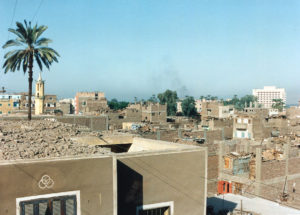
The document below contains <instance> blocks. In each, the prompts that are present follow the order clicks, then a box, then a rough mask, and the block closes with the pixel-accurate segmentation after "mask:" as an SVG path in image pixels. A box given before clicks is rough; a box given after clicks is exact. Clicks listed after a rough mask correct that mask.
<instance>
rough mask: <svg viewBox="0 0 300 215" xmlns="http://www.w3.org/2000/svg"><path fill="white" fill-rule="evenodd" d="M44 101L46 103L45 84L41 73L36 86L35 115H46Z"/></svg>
mask: <svg viewBox="0 0 300 215" xmlns="http://www.w3.org/2000/svg"><path fill="white" fill-rule="evenodd" d="M44 101H45V82H44V81H43V80H42V76H41V73H40V74H39V78H38V80H37V82H36V84H35V115H41V114H43V113H44Z"/></svg>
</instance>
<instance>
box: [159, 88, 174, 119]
mask: <svg viewBox="0 0 300 215" xmlns="http://www.w3.org/2000/svg"><path fill="white" fill-rule="evenodd" d="M157 98H158V99H159V103H160V104H167V115H168V116H174V115H175V114H176V111H177V103H176V102H177V99H178V96H177V92H176V91H172V90H166V91H165V92H164V93H159V94H158V95H157Z"/></svg>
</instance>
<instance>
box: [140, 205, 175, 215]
mask: <svg viewBox="0 0 300 215" xmlns="http://www.w3.org/2000/svg"><path fill="white" fill-rule="evenodd" d="M136 214H137V215H173V214H174V202H162V203H156V204H150V205H142V206H139V207H137V210H136Z"/></svg>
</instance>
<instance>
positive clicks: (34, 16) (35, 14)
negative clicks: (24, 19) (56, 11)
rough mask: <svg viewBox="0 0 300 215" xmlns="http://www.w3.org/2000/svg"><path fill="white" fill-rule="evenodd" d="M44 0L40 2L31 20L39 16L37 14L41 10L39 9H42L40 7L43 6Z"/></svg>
mask: <svg viewBox="0 0 300 215" xmlns="http://www.w3.org/2000/svg"><path fill="white" fill-rule="evenodd" d="M43 2H44V0H41V1H40V4H39V6H38V8H37V10H36V11H35V13H34V15H33V17H32V19H31V22H33V21H34V19H35V18H36V16H37V14H38V12H39V10H40V8H41V6H42V4H43Z"/></svg>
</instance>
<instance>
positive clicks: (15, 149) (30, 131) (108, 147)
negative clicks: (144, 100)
mask: <svg viewBox="0 0 300 215" xmlns="http://www.w3.org/2000/svg"><path fill="white" fill-rule="evenodd" d="M193 149H198V150H199V149H201V148H200V147H197V146H191V145H185V144H178V143H172V142H166V141H158V140H152V139H144V138H140V137H138V136H134V135H131V134H126V133H109V132H103V133H101V132H96V131H90V130H89V129H88V128H87V127H84V126H78V125H73V124H66V123H61V122H57V121H56V120H55V119H45V120H32V121H25V120H0V162H1V161H12V160H31V159H34V160H36V159H49V158H50V159H51V158H63V157H68V158H70V157H71V158H72V157H74V158H75V157H92V156H97V155H109V154H114V153H146V152H163V151H164V152H166V151H182V150H193Z"/></svg>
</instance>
